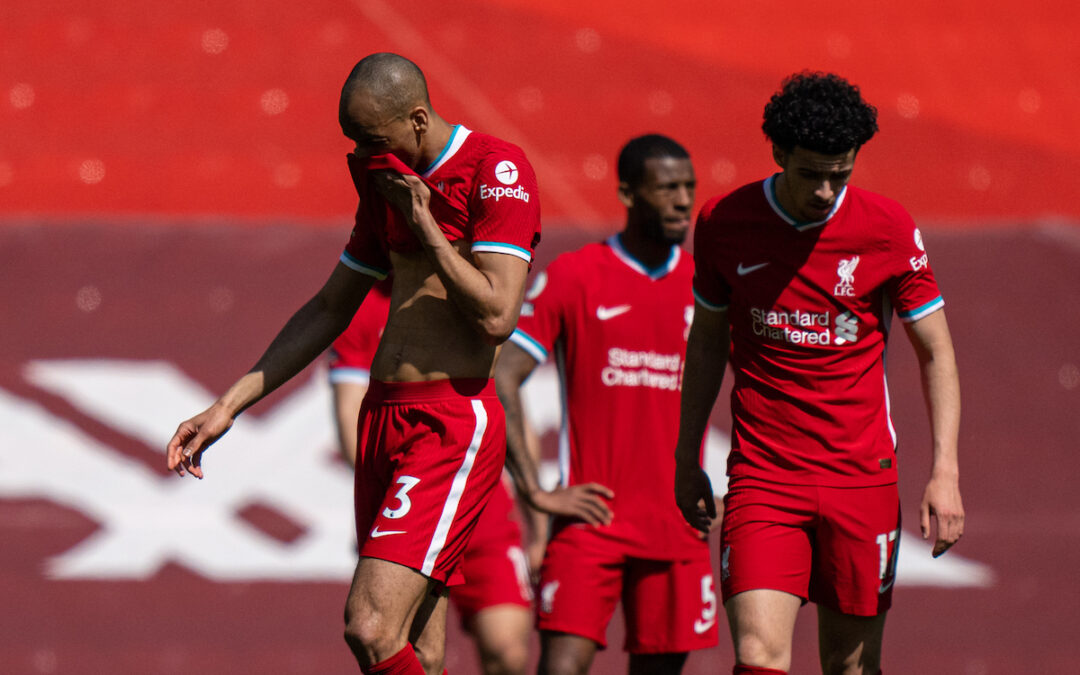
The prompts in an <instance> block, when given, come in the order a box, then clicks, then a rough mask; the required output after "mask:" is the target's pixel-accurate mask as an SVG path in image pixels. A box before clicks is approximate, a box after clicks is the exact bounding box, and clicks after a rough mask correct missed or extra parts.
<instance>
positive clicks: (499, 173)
mask: <svg viewBox="0 0 1080 675" xmlns="http://www.w3.org/2000/svg"><path fill="white" fill-rule="evenodd" d="M469 213H470V228H471V232H470V233H469V234H470V237H469V238H470V241H471V242H472V250H473V251H474V252H484V253H505V254H508V255H514V256H517V257H519V258H522V259H524V260H526V261H528V262H532V257H533V252H534V251H535V249H536V245H537V244H538V243H539V241H540V195H539V192H538V191H537V184H536V174H535V172H533V168H532V165H531V164H529V160H528V159H526V158H525V153H523V152H522V151H521V149H520V148H518V147H517V146H514V145H510V144H500V145H496V146H494V147H493V148H492V149H491V150H489V151H488V153H487V154H486V156H485V157H484V158H483V159H482V160H481V161H480V164H479V166H478V167H477V174H476V179H475V181H474V183H473V192H472V194H471V195H470V197H469Z"/></svg>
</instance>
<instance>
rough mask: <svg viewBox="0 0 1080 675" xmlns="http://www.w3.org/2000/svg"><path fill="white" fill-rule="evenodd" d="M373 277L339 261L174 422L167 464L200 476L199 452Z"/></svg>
mask: <svg viewBox="0 0 1080 675" xmlns="http://www.w3.org/2000/svg"><path fill="white" fill-rule="evenodd" d="M374 282H375V279H374V278H373V277H369V276H367V275H364V274H360V273H358V272H355V271H353V270H351V269H349V268H348V267H347V266H345V265H344V264H342V263H340V262H339V263H338V264H337V267H335V268H334V271H333V272H332V273H331V274H330V278H329V279H327V281H326V283H325V284H323V287H322V288H321V289H319V291H318V292H317V293H316V294H315V295H314V296H313V297H312V298H311V299H310V300H308V301H307V303H305V304H304V306H303V307H301V308H300V309H299V310H297V312H296V313H295V314H293V316H292V318H290V319H289V321H288V322H287V323H286V324H285V326H284V327H283V328H282V329H281V331H280V332H279V333H278V334H277V337H275V338H274V340H273V341H272V342H271V343H270V346H269V347H267V349H266V351H265V352H264V353H263V355H262V357H261V358H260V359H259V360H258V362H257V363H256V364H255V366H254V367H253V368H252V369H251V370H250V371H248V373H247V374H245V375H244V376H243V377H241V378H240V379H239V380H237V381H236V383H235V384H233V385H232V386H231V387H229V390H228V391H226V392H225V393H224V394H223V395H222V396H221V398H219V399H218V400H217V401H215V402H214V404H213V405H211V406H210V407H209V408H207V409H206V410H205V411H203V412H201V413H199V414H198V415H196V416H194V417H192V418H191V419H189V420H186V421H184V422H182V423H181V424H180V426H179V427H178V428H177V429H176V433H175V434H173V437H172V439H171V440H170V441H169V444H168V446H167V448H166V452H167V463H168V467H169V469H170V470H175V471H176V472H177V473H178V474H180V475H181V476H183V475H184V473H185V471H190V472H191V473H192V474H193V475H195V476H197V477H198V478H202V477H203V472H202V468H201V467H200V463H201V457H202V453H203V452H204V451H205V450H206V449H207V448H208V447H210V446H211V445H213V443H214V442H215V441H217V439H219V438H220V437H221V436H222V435H223V434H224V433H225V432H226V431H228V430H229V427H231V426H232V423H233V420H235V419H236V416H237V415H239V414H240V413H241V412H243V411H244V410H245V409H247V408H248V407H249V406H251V405H253V404H254V403H256V402H257V401H259V400H260V399H261V398H263V397H264V396H266V395H267V394H269V393H270V392H272V391H273V390H274V389H276V388H277V387H279V386H280V385H281V384H283V383H284V382H286V381H287V380H288V379H289V378H291V377H292V376H294V375H296V374H297V373H298V372H300V371H301V370H303V369H304V367H305V366H307V365H308V364H309V363H311V361H313V360H314V359H315V358H316V357H317V356H318V355H319V354H321V353H322V352H323V351H324V350H325V349H326V348H327V347H328V346H329V345H330V343H331V342H332V341H333V340H334V338H335V337H337V336H338V335H339V334H340V333H341V332H342V331H343V330H345V328H346V327H347V326H348V325H349V321H350V320H352V316H353V314H355V313H356V309H357V308H358V307H359V306H360V303H361V302H362V301H363V299H364V296H365V295H367V292H368V290H369V289H370V288H371V286H372V284H373V283H374Z"/></svg>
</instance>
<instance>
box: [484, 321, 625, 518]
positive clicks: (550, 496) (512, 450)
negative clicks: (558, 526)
mask: <svg viewBox="0 0 1080 675" xmlns="http://www.w3.org/2000/svg"><path fill="white" fill-rule="evenodd" d="M535 368H536V360H535V359H533V357H532V356H531V355H530V354H529V353H528V352H526V351H525V350H524V349H522V348H521V347H518V346H517V345H516V344H514V343H513V342H507V343H506V344H504V345H503V347H502V351H501V352H500V353H499V358H498V360H497V361H496V363H495V390H496V392H497V393H498V395H499V401H500V402H501V403H502V406H503V409H504V410H505V411H506V466H507V469H509V471H510V475H511V477H513V479H514V487H515V488H516V489H517V492H518V495H519V496H520V497H521V498H522V499H524V500H525V502H526V503H527V504H528V505H529V506H530V507H532V508H533V509H536V510H538V511H541V512H544V513H550V514H553V515H560V516H568V517H571V518H580V519H581V520H584V521H585V522H587V523H589V524H591V525H607V524H608V523H610V522H611V509H610V508H609V507H608V505H607V503H606V502H605V501H604V498H605V497H606V498H607V499H611V498H612V497H614V496H615V494H614V493H613V492H612V491H611V490H610V489H608V488H607V487H605V486H603V485H600V484H599V483H586V484H582V485H572V486H569V487H561V486H560V487H556V488H555V489H554V490H552V491H550V492H548V491H546V490H544V489H543V487H541V485H540V468H539V458H538V457H535V456H534V455H533V454H532V453H531V452H530V451H529V445H528V443H527V442H526V438H525V415H524V408H523V407H522V404H521V385H522V384H523V383H524V382H525V379H526V378H528V377H529V374H530V373H532V371H533V369H535Z"/></svg>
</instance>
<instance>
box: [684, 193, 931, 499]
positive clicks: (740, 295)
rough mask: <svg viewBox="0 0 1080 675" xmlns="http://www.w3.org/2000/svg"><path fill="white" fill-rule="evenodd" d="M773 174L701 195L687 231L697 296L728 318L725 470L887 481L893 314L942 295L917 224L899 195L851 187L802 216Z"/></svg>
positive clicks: (914, 315) (892, 451) (792, 478)
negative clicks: (785, 199) (808, 217)
mask: <svg viewBox="0 0 1080 675" xmlns="http://www.w3.org/2000/svg"><path fill="white" fill-rule="evenodd" d="M775 178H776V176H773V177H772V178H769V179H767V180H765V181H759V182H756V183H752V184H750V185H746V186H744V187H742V188H739V189H738V190H736V191H734V192H732V193H731V194H730V195H728V196H726V197H724V198H722V199H720V198H718V199H713V200H710V201H709V202H708V203H706V204H705V206H704V207H703V208H702V211H701V214H700V215H699V217H698V224H697V229H696V231H695V234H694V259H695V263H696V266H697V275H696V277H695V280H694V294H695V297H696V298H697V300H698V302H699V303H700V304H702V305H703V306H704V307H706V308H710V309H721V308H725V307H726V308H727V312H728V320H729V322H730V324H731V342H732V350H731V366H732V370H733V371H734V373H735V383H734V390H733V392H732V395H731V409H732V418H733V426H734V428H733V433H732V441H731V445H732V448H731V454H730V455H729V458H728V475H729V476H732V477H737V476H754V477H757V478H762V479H765V480H771V481H776V482H781V483H793V484H817V485H827V486H832V487H854V486H872V485H883V484H887V483H893V482H895V481H896V475H897V473H896V434H895V432H894V430H893V426H892V421H891V419H890V417H889V396H888V389H887V383H886V379H885V363H884V357H885V346H886V340H887V338H888V333H889V324H890V321H891V319H892V313H893V310H894V309H895V311H896V312H897V314H898V316H899V317H900V318H901V319H902V320H903V321H916V320H918V319H920V318H922V317H924V316H926V315H928V314H930V313H932V312H935V311H937V310H939V309H940V308H941V307H942V306H943V304H944V303H943V301H942V299H941V294H940V292H939V291H938V287H937V283H936V282H935V281H934V275H933V273H932V272H931V270H930V265H929V262H928V260H927V257H926V252H925V250H924V248H923V242H922V235H921V234H920V233H919V230H918V228H917V227H916V226H915V223H914V221H913V220H912V218H911V216H910V215H908V213H907V212H906V211H905V210H904V209H903V207H901V206H900V205H899V204H897V203H896V202H894V201H892V200H890V199H886V198H884V197H881V196H879V195H876V194H873V193H871V192H867V191H866V190H861V189H859V188H856V187H853V186H848V187H847V188H845V190H844V191H843V192H842V193H841V194H840V196H839V198H838V199H837V202H836V205H835V206H834V207H833V210H832V212H831V213H830V214H829V217H828V218H826V219H825V220H823V221H820V222H817V223H798V222H796V221H795V220H793V219H792V218H791V217H790V216H789V215H788V214H786V213H785V212H784V210H783V209H782V208H781V207H780V204H779V202H778V201H777V199H776V196H775V190H774V181H775Z"/></svg>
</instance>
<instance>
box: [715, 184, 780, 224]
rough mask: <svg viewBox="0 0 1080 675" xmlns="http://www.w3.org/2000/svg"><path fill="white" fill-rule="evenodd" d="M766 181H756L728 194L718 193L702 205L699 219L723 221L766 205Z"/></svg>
mask: <svg viewBox="0 0 1080 675" xmlns="http://www.w3.org/2000/svg"><path fill="white" fill-rule="evenodd" d="M763 182H764V181H760V180H759V181H754V182H753V183H747V184H746V185H743V186H742V187H739V188H736V189H734V190H732V191H731V192H728V193H726V194H720V195H717V196H715V197H713V198H711V199H709V200H708V201H706V202H705V205H704V206H702V207H701V213H700V215H699V219H700V220H702V221H716V222H723V221H724V220H726V219H728V218H731V217H735V216H736V215H738V214H741V213H744V212H745V211H746V210H747V209H753V208H759V207H762V206H766V205H767V202H766V201H765V193H764V188H763V187H762V184H763Z"/></svg>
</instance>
